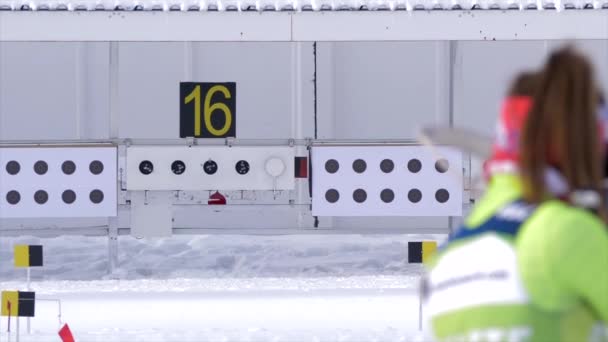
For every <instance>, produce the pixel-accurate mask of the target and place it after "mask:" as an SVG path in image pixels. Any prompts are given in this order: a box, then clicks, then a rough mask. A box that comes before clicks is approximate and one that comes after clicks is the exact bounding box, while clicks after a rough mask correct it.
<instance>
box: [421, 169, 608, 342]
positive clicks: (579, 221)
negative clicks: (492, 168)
mask: <svg viewBox="0 0 608 342" xmlns="http://www.w3.org/2000/svg"><path fill="white" fill-rule="evenodd" d="M521 195H522V191H521V183H520V180H519V178H518V177H517V176H516V175H513V174H497V175H494V176H493V178H492V180H491V182H490V184H489V187H488V190H487V192H486V194H485V195H484V197H483V198H482V199H481V200H480V201H479V202H478V203H477V205H476V206H475V208H474V210H473V212H472V213H471V215H470V216H469V217H468V218H467V220H466V222H465V228H463V229H478V227H480V226H484V225H485V226H487V223H488V222H493V221H492V220H493V218H495V217H497V215H498V216H502V219H507V220H508V219H515V220H517V218H518V216H521V217H522V218H523V217H525V219H523V220H522V221H521V222H523V223H521V224H520V225H519V227H520V228H519V230H518V231H517V233H516V234H513V235H509V234H501V233H496V232H486V233H481V234H476V235H471V236H470V237H468V238H463V239H460V240H455V241H453V242H452V243H449V244H448V245H447V246H446V248H445V249H443V250H440V252H439V253H438V254H437V255H436V256H435V258H434V260H432V262H431V263H429V264H428V265H427V266H428V268H429V272H428V274H427V277H426V286H425V287H426V288H427V302H426V303H427V315H428V317H429V319H430V324H431V329H432V333H433V335H434V336H435V338H436V339H437V340H439V341H555V342H559V341H608V331H607V329H606V325H605V324H606V323H607V322H608V230H607V229H606V227H605V226H604V224H603V223H602V222H601V221H600V220H599V219H598V218H596V217H595V216H594V215H593V214H592V213H589V212H588V211H585V210H582V209H579V208H575V207H572V206H569V205H568V204H566V203H564V202H562V201H559V200H548V201H546V202H544V203H542V204H541V205H539V206H537V207H533V208H531V207H530V206H529V205H528V206H525V205H519V208H518V206H517V205H512V204H513V203H517V200H518V199H520V198H521ZM505 208H509V209H508V210H505ZM526 210H528V211H526ZM526 212H528V213H529V216H526Z"/></svg>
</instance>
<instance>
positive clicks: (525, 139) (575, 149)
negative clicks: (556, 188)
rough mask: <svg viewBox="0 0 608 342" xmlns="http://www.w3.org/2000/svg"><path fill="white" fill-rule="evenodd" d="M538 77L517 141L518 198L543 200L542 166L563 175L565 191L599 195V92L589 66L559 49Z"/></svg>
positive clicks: (569, 51) (578, 56)
mask: <svg viewBox="0 0 608 342" xmlns="http://www.w3.org/2000/svg"><path fill="white" fill-rule="evenodd" d="M539 77H540V78H539V84H538V87H537V90H536V91H535V96H534V100H533V102H534V103H533V105H532V109H531V111H530V115H529V116H528V119H527V120H526V123H525V125H524V129H523V132H522V135H521V141H520V146H521V160H520V169H521V176H522V180H523V185H524V198H525V199H526V200H527V201H530V202H533V203H539V202H541V201H542V200H543V199H545V197H546V195H547V194H548V191H547V188H546V184H545V180H544V173H545V169H546V167H548V166H551V167H554V168H557V169H558V170H559V171H560V172H561V173H562V174H563V176H564V177H565V180H566V182H567V184H568V187H569V189H570V190H574V189H589V190H595V191H598V192H599V193H601V192H600V190H601V187H602V169H603V164H602V161H603V158H602V157H601V146H600V143H599V137H598V135H599V134H598V133H599V132H598V118H597V113H598V102H599V101H600V98H599V97H600V93H599V91H598V89H599V88H598V87H597V85H596V82H595V79H594V73H593V67H592V65H591V63H590V62H589V61H588V60H587V58H586V57H584V56H583V55H581V54H579V53H578V52H577V51H575V50H574V49H572V48H570V47H566V48H562V49H559V50H557V51H555V52H553V53H552V54H551V55H550V56H549V59H548V60H547V62H546V64H545V66H544V67H543V69H542V71H541V74H540V76H539ZM602 201H603V199H602ZM602 204H603V203H602ZM602 207H603V205H602ZM602 216H603V215H602Z"/></svg>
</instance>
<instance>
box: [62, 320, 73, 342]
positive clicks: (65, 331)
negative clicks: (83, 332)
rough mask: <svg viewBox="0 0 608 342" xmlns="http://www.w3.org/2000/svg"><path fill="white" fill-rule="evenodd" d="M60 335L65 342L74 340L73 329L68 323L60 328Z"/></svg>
mask: <svg viewBox="0 0 608 342" xmlns="http://www.w3.org/2000/svg"><path fill="white" fill-rule="evenodd" d="M59 337H61V340H62V341H63V342H74V336H72V331H71V330H70V327H69V326H68V324H67V323H66V324H64V325H63V328H61V330H59Z"/></svg>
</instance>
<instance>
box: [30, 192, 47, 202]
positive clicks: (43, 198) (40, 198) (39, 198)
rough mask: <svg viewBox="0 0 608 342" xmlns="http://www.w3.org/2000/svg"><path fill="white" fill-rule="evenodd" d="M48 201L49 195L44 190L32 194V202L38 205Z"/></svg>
mask: <svg viewBox="0 0 608 342" xmlns="http://www.w3.org/2000/svg"><path fill="white" fill-rule="evenodd" d="M48 200H49V194H48V193H47V192H46V191H44V190H38V191H36V192H35V193H34V201H35V202H36V203H38V204H44V203H46V202H47V201H48Z"/></svg>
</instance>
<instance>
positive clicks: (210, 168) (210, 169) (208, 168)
mask: <svg viewBox="0 0 608 342" xmlns="http://www.w3.org/2000/svg"><path fill="white" fill-rule="evenodd" d="M203 171H205V173H206V174H208V175H213V174H215V173H216V172H217V163H216V162H214V161H213V160H207V161H206V162H205V164H203Z"/></svg>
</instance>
